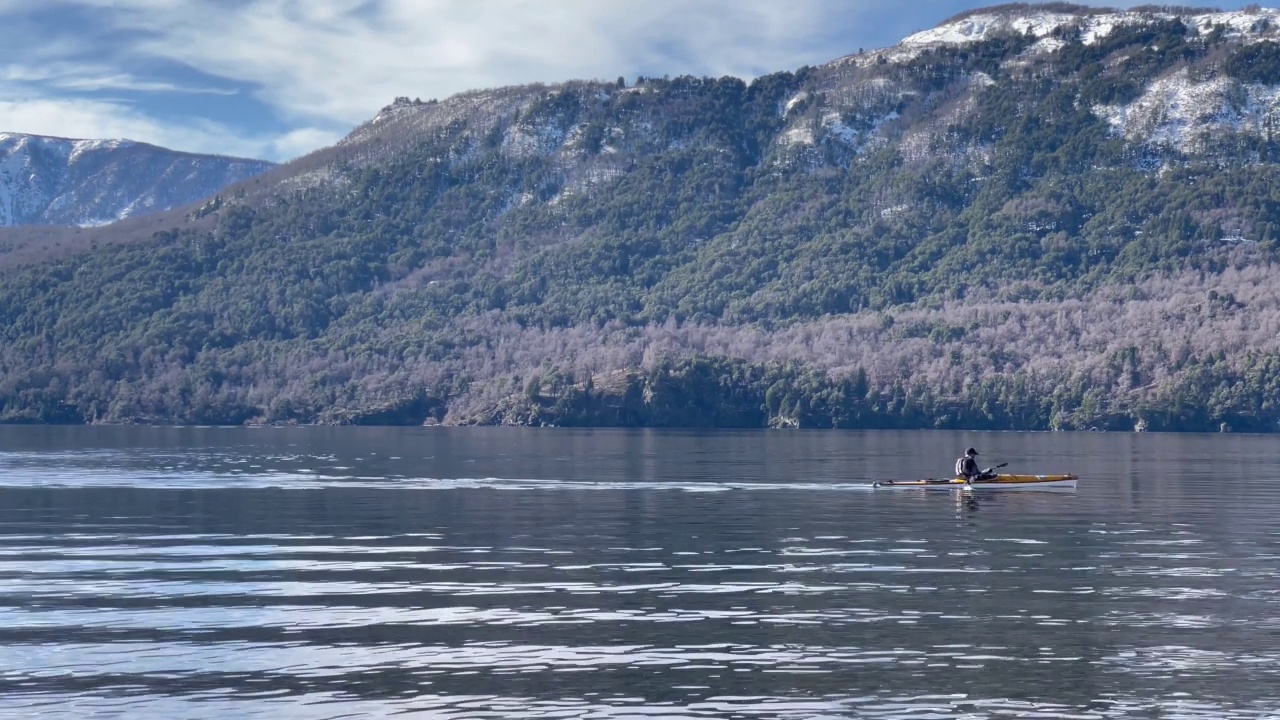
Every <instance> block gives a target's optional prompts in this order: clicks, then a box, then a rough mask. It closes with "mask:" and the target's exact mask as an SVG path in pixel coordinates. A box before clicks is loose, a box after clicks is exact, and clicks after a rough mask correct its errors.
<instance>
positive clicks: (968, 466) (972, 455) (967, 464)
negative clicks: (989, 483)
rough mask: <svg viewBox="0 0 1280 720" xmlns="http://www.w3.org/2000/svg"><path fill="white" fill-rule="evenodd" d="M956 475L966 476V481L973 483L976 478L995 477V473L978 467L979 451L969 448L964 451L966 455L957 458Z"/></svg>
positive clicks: (986, 478)
mask: <svg viewBox="0 0 1280 720" xmlns="http://www.w3.org/2000/svg"><path fill="white" fill-rule="evenodd" d="M956 477H962V478H964V481H965V482H967V483H971V482H973V481H974V480H988V479H990V478H993V477H995V473H992V472H983V471H982V470H981V469H980V468H979V467H978V451H977V450H974V449H973V448H969V449H968V450H965V451H964V457H961V458H960V459H959V460H956Z"/></svg>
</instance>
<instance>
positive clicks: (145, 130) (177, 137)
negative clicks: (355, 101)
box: [0, 98, 336, 158]
mask: <svg viewBox="0 0 1280 720" xmlns="http://www.w3.org/2000/svg"><path fill="white" fill-rule="evenodd" d="M0 128H2V129H4V130H5V131H9V132H17V133H26V134H29V135H50V136H53V137H63V138H73V139H98V138H124V139H129V140H135V141H138V142H145V143H150V144H152V145H158V146H160V147H166V148H172V149H177V150H184V151H187V152H196V153H208V154H216V155H232V156H236V157H252V158H262V157H282V156H283V155H282V154H281V153H280V152H279V151H280V150H289V151H292V150H293V149H294V148H296V147H297V146H299V143H298V142H297V140H296V139H290V140H286V139H284V138H274V137H245V136H244V135H243V134H242V133H241V132H239V131H237V130H235V129H233V128H229V127H226V126H224V125H219V124H216V123H210V122H202V123H197V124H194V125H176V124H171V123H165V122H161V121H158V120H156V119H155V118H151V117H148V116H146V115H144V114H142V113H139V112H138V111H137V110H135V109H134V108H132V107H130V106H128V105H123V104H119V103H113V102H101V101H92V100H62V99H56V98H31V99H26V100H0ZM295 132H304V133H305V132H306V131H295ZM309 139H314V140H317V141H319V142H320V143H321V144H324V143H325V142H326V141H325V139H324V138H323V136H321V135H319V134H313V135H310V136H309ZM335 139H336V138H332V139H329V140H328V141H327V142H330V143H331V142H333V141H334V140H335ZM281 141H285V145H284V146H281V145H279V144H278V143H280V142H281Z"/></svg>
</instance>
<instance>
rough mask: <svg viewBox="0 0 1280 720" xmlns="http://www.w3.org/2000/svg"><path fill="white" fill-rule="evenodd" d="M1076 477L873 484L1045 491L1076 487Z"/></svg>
mask: <svg viewBox="0 0 1280 720" xmlns="http://www.w3.org/2000/svg"><path fill="white" fill-rule="evenodd" d="M1076 480H1079V478H1078V477H1077V476H1075V475H1070V474H1063V475H997V476H995V477H993V478H991V479H989V480H974V481H973V482H972V483H966V482H965V481H964V478H962V477H951V478H925V479H923V480H880V481H878V482H874V483H871V486H872V487H876V488H923V489H926V490H952V489H955V488H960V489H962V490H970V489H971V490H1045V489H1050V488H1053V489H1057V488H1071V489H1074V488H1075V486H1076Z"/></svg>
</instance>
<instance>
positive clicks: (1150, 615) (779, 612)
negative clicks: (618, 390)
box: [0, 427, 1280, 720]
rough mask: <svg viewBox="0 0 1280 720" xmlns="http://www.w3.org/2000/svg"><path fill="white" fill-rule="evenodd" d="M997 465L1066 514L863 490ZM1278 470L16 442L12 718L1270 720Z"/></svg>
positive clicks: (884, 441)
mask: <svg viewBox="0 0 1280 720" xmlns="http://www.w3.org/2000/svg"><path fill="white" fill-rule="evenodd" d="M969 445H974V446H975V447H977V448H978V450H979V451H980V452H981V456H980V459H981V460H982V462H983V464H984V465H985V464H995V463H997V462H1004V461H1007V462H1009V467H1008V468H1007V471H1008V472H1022V473H1056V472H1074V473H1076V474H1078V475H1080V477H1081V480H1080V484H1079V488H1078V489H1077V490H1075V491H1068V492H1061V491H1059V492H1034V491H1031V492H1017V493H984V494H980V495H979V496H977V497H970V496H969V495H967V494H965V493H961V492H955V491H947V490H943V491H922V490H903V489H900V490H886V489H879V490H872V489H871V488H870V487H869V483H870V482H871V481H872V480H875V479H895V478H897V479H901V478H911V477H925V476H938V475H945V474H949V472H950V470H951V467H952V464H953V463H954V460H955V457H956V456H957V455H959V454H960V453H961V452H962V451H963V450H964V448H965V447H967V446H969ZM1278 516H1280V437H1272V436H1261V435H1157V434H1102V433H961V432H942V431H937V432H888V431H883V432H842V431H807V430H806V431H758V432H737V431H732V432H730V431H724V432H703V431H696V432H694V431H690V432H679V431H646V430H569V429H528V428H510V429H508V428H126V427H88V428H82V427H72V428H61V427H0V716H3V717H5V718H46V717H47V718H130V719H133V718H142V719H146V720H160V719H165V720H168V719H170V718H262V719H267V718H270V719H272V720H275V719H279V718H287V719H294V718H297V719H305V720H311V719H319V718H339V717H350V718H390V717H431V718H504V719H505V718H579V717H581V718H610V719H612V718H827V719H830V718H977V717H993V716H1007V717H1035V718H1130V717H1132V718H1153V717H1161V718H1277V717H1280V523H1277V517H1278Z"/></svg>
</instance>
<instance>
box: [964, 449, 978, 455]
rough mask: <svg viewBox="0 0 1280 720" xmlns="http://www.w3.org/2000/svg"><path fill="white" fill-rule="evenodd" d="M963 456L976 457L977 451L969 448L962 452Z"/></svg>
mask: <svg viewBox="0 0 1280 720" xmlns="http://www.w3.org/2000/svg"><path fill="white" fill-rule="evenodd" d="M964 454H965V455H977V454H978V451H977V450H974V449H973V448H969V449H968V450H965V451H964Z"/></svg>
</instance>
